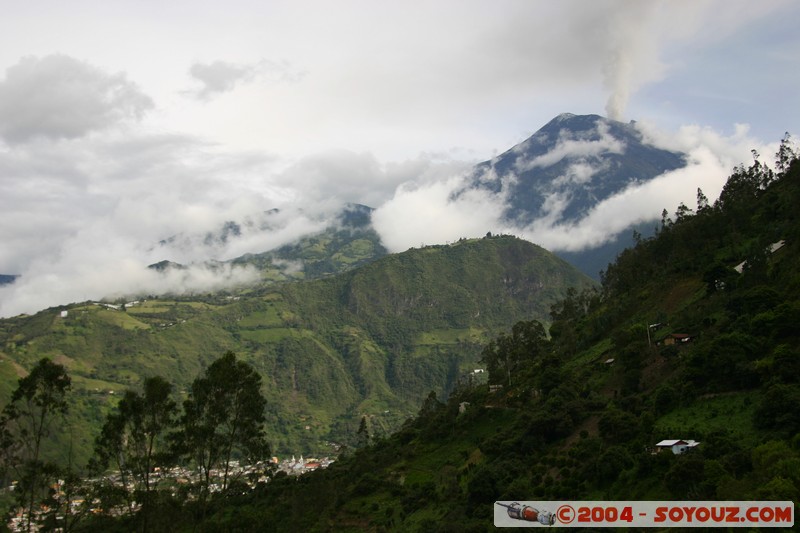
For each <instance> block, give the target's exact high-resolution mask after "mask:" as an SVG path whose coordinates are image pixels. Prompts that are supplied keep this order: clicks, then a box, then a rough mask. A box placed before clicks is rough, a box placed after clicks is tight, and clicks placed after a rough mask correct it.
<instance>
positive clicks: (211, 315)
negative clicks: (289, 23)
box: [0, 236, 592, 465]
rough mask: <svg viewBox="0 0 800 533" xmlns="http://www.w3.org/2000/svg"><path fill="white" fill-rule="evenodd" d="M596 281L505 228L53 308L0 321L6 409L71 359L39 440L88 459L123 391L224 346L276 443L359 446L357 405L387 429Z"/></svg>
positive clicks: (181, 383)
mask: <svg viewBox="0 0 800 533" xmlns="http://www.w3.org/2000/svg"><path fill="white" fill-rule="evenodd" d="M591 284H592V282H591V281H590V280H589V279H588V278H586V277H585V276H583V275H581V274H580V273H579V272H577V271H576V270H575V269H574V268H572V267H570V266H569V265H568V264H566V263H565V262H563V261H561V260H559V259H557V258H555V257H554V256H553V255H552V254H550V253H548V252H546V251H545V250H543V249H541V248H539V247H537V246H535V245H533V244H531V243H528V242H525V241H522V240H520V239H516V238H513V237H503V236H500V237H492V238H483V239H474V240H463V241H461V242H458V243H454V244H452V245H449V246H436V247H427V248H423V249H417V250H410V251H408V252H406V253H403V254H398V255H394V256H388V257H385V258H382V259H379V260H377V261H375V262H373V263H370V264H368V265H366V266H362V267H360V268H357V269H353V270H351V271H349V272H347V273H344V274H340V275H338V276H331V277H326V278H324V279H319V280H315V281H304V282H294V283H285V284H274V283H270V284H263V285H260V286H257V287H250V288H247V289H243V290H242V291H239V292H237V293H227V294H209V295H201V296H196V297H191V298H188V297H187V298H148V297H143V298H137V300H138V301H131V300H130V299H129V300H126V301H125V302H115V303H116V304H123V303H124V304H125V305H119V306H118V308H111V307H108V306H105V305H96V304H94V303H90V302H87V303H83V304H75V305H70V306H64V307H59V308H54V309H49V310H46V311H43V312H41V313H37V314H36V315H33V316H21V317H15V318H10V319H4V320H0V406H2V404H3V403H4V402H5V401H6V400H7V398H8V397H9V396H10V394H11V391H12V390H13V388H14V386H15V384H16V381H17V379H18V378H19V377H20V376H23V375H25V372H26V371H29V370H30V369H31V368H33V366H34V365H35V364H36V363H37V362H38V361H39V360H40V359H41V358H43V357H49V358H50V359H51V360H53V361H54V362H56V363H58V364H61V365H63V366H64V367H66V368H67V370H68V371H69V373H70V376H71V378H72V394H71V398H70V404H71V407H72V409H71V410H70V414H69V417H70V423H69V428H70V430H69V431H68V432H64V433H62V434H60V435H58V436H57V437H58V440H56V441H55V442H50V443H48V445H47V446H45V450H44V452H45V455H47V456H48V458H49V459H52V460H54V461H56V462H60V463H65V462H67V461H68V459H69V458H68V457H67V456H66V452H65V451H66V450H71V453H72V454H73V456H72V461H73V462H74V463H75V464H78V465H83V464H85V463H86V461H87V460H88V459H89V456H90V455H91V451H92V446H93V440H94V437H95V436H96V435H97V434H98V432H99V431H100V427H101V425H102V423H103V420H104V418H105V416H106V414H107V413H108V412H109V411H110V409H111V408H113V406H114V405H116V403H117V402H118V400H119V398H120V396H121V395H122V394H123V393H124V391H125V390H126V389H128V388H131V389H134V390H141V387H142V385H143V383H144V381H145V380H146V379H147V378H149V377H153V376H163V377H166V378H168V379H169V381H170V383H171V384H172V385H173V386H174V387H175V390H176V396H177V399H178V400H182V399H184V398H185V397H186V394H187V393H188V391H189V384H190V382H191V380H192V379H194V377H195V376H196V375H198V374H199V373H200V372H201V371H202V370H203V369H204V368H206V367H207V366H208V365H209V364H210V363H211V361H212V360H213V358H215V357H217V356H218V355H219V354H221V353H225V352H226V351H229V350H230V351H233V352H235V353H236V354H237V355H238V356H239V357H241V358H242V359H243V360H244V361H246V362H248V363H249V364H251V365H252V366H253V367H254V368H255V369H256V370H257V371H258V372H259V374H260V375H261V376H262V378H263V386H262V392H263V394H264V396H265V397H266V399H267V410H268V412H269V417H268V421H267V433H268V434H269V435H270V441H271V444H272V446H273V450H274V451H275V453H276V454H277V455H278V456H279V457H285V456H291V455H292V454H296V455H298V456H299V455H301V454H305V455H310V454H313V455H321V456H325V455H330V454H333V453H335V452H336V449H337V448H338V446H339V445H342V444H346V445H351V446H352V445H353V444H354V443H355V432H356V429H357V427H358V424H359V422H360V420H361V418H362V417H363V416H364V415H367V416H369V417H370V421H371V425H372V427H373V429H372V431H374V432H382V433H385V434H389V433H390V432H391V431H393V430H394V429H396V428H398V427H399V426H400V425H401V424H402V422H403V421H404V420H405V419H406V418H408V417H409V416H410V415H412V414H413V413H414V412H416V409H417V406H418V405H419V403H420V401H422V399H423V398H424V397H425V395H427V393H428V392H429V391H430V390H435V391H436V392H437V393H438V394H439V395H440V396H443V395H446V394H447V393H448V392H449V390H451V389H452V388H453V387H454V386H455V384H456V383H457V381H458V378H459V376H460V375H461V374H462V373H463V372H466V371H467V370H471V369H473V368H475V366H476V365H477V361H478V359H479V358H480V351H481V347H482V345H483V344H484V343H485V342H486V341H488V340H489V339H490V338H492V336H494V335H496V334H497V333H498V332H499V331H501V330H502V328H504V327H506V325H507V324H512V323H514V322H516V321H517V320H520V319H522V318H526V317H538V318H541V319H543V320H546V318H547V313H548V308H549V306H550V305H551V304H552V303H553V302H555V301H557V300H558V299H559V298H561V297H563V296H564V295H565V294H566V290H567V288H568V287H573V286H584V287H586V286H590V285H591ZM62 313H64V316H62ZM329 443H335V445H332V444H329Z"/></svg>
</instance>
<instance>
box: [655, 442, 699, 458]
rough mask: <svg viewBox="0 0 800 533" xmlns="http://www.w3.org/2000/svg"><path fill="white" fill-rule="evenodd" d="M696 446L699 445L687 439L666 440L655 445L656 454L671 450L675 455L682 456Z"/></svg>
mask: <svg viewBox="0 0 800 533" xmlns="http://www.w3.org/2000/svg"><path fill="white" fill-rule="evenodd" d="M698 444H700V443H699V442H697V441H694V440H689V439H687V440H683V439H666V440H662V441H661V442H659V443H657V444H656V453H660V452H661V451H662V450H672V453H674V454H675V455H683V454H684V453H686V452H688V451H689V450H692V449H694V448H695V447H696V446H697V445H698Z"/></svg>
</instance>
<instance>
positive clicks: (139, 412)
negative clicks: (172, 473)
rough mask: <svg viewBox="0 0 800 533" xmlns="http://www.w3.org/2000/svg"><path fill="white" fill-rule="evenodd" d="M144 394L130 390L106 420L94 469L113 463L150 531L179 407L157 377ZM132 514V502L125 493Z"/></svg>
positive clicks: (168, 387) (167, 385)
mask: <svg viewBox="0 0 800 533" xmlns="http://www.w3.org/2000/svg"><path fill="white" fill-rule="evenodd" d="M143 389H144V394H139V393H138V392H135V391H132V390H128V391H125V395H124V396H123V398H122V399H121V400H120V402H119V404H118V405H117V410H116V412H114V413H110V414H109V415H108V417H107V418H106V422H105V424H104V425H103V428H102V430H101V433H100V436H99V437H98V438H97V440H96V442H95V456H94V458H93V461H92V463H93V467H94V469H95V470H104V469H105V468H108V466H109V464H110V463H113V464H114V466H115V468H116V470H117V471H118V472H119V475H120V479H121V481H122V484H123V486H124V487H126V488H127V486H128V485H129V483H130V484H132V485H133V488H134V494H133V496H134V499H135V500H136V501H139V502H141V504H142V511H141V528H142V531H146V530H147V518H148V514H149V510H150V504H151V498H152V491H153V488H154V487H153V483H152V479H151V474H152V472H153V470H154V468H155V467H157V466H164V465H166V464H168V461H169V459H170V457H169V455H170V454H169V452H168V446H167V432H168V430H169V429H171V428H172V427H173V425H174V423H175V420H176V417H177V412H176V409H177V404H176V403H175V401H174V400H173V399H172V385H171V384H170V383H168V382H167V381H166V380H165V379H164V378H162V377H159V376H156V377H151V378H147V379H146V380H145V382H144V387H143ZM125 496H126V497H127V499H128V506H129V510H130V511H131V512H133V501H134V500H133V499H131V498H130V493H128V491H127V490H126V491H125Z"/></svg>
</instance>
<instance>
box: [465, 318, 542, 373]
mask: <svg viewBox="0 0 800 533" xmlns="http://www.w3.org/2000/svg"><path fill="white" fill-rule="evenodd" d="M547 348H548V340H547V332H546V331H545V329H544V326H543V325H542V324H541V323H540V322H539V321H538V320H531V321H527V322H526V321H521V322H517V323H516V324H514V326H513V327H512V328H511V335H510V336H507V335H505V334H501V335H500V336H499V337H498V338H497V339H495V340H493V341H491V342H490V343H489V344H488V345H487V346H486V347H485V348H484V349H483V352H482V354H481V362H482V363H484V364H486V368H487V370H488V371H489V381H490V382H491V383H500V382H501V381H503V380H505V381H506V385H508V386H511V382H512V380H511V377H512V374H514V373H516V372H520V371H521V372H523V373H525V369H522V368H520V366H521V365H522V364H524V363H533V362H534V360H536V359H537V358H540V357H541V356H542V355H543V354H544V353H545V352H546V350H547Z"/></svg>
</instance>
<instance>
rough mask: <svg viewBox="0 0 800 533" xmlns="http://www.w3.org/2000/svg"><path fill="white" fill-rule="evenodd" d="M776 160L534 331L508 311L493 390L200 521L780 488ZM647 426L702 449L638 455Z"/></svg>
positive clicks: (443, 519) (368, 519)
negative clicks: (507, 326) (512, 323)
mask: <svg viewBox="0 0 800 533" xmlns="http://www.w3.org/2000/svg"><path fill="white" fill-rule="evenodd" d="M779 155H782V156H783V157H780V158H779V160H778V164H777V165H776V166H777V170H776V171H772V170H770V169H769V168H767V167H766V166H764V165H763V164H762V163H759V162H756V163H755V164H754V165H753V166H751V167H749V168H744V167H740V168H739V169H737V170H736V171H735V173H734V174H733V175H732V176H731V177H730V179H729V181H728V183H727V185H726V186H725V188H724V190H723V192H722V194H721V196H720V198H719V200H718V201H717V202H715V203H714V204H713V205H709V203H708V202H707V201H704V199H703V198H702V197H701V198H699V202H698V206H697V209H696V210H692V209H689V208H688V207H686V206H683V205H682V206H679V208H678V210H677V212H676V214H675V216H674V218H673V217H670V216H666V215H665V217H664V220H663V221H662V224H661V227H660V229H659V231H658V233H657V235H655V236H654V237H652V238H649V239H642V240H640V241H639V242H638V244H637V245H636V246H635V247H633V248H631V249H629V250H626V251H625V252H624V253H623V254H621V256H620V257H619V259H618V260H617V262H616V263H615V264H613V265H610V266H609V268H608V269H607V271H606V272H605V273H604V276H603V286H602V290H600V291H593V290H588V291H571V292H570V294H569V295H568V296H567V298H565V299H563V300H561V301H560V302H558V303H557V304H556V305H554V306H553V307H552V310H551V311H552V313H551V316H552V319H553V323H552V325H551V327H550V328H549V332H550V336H549V337H548V336H547V335H546V334H545V329H544V327H543V326H542V325H541V324H539V323H538V322H536V321H530V320H526V321H523V322H519V323H517V324H516V325H515V326H514V327H513V328H512V329H511V330H510V331H505V332H504V333H502V334H501V335H499V336H498V337H496V338H495V339H494V340H492V341H491V342H489V343H488V344H487V345H486V347H485V348H484V350H483V351H482V358H483V361H484V363H485V364H486V365H487V368H489V371H490V375H489V383H490V384H492V385H496V386H500V385H502V388H501V389H500V390H495V391H493V392H490V390H489V388H488V387H487V386H486V385H485V384H482V385H472V386H471V385H470V384H469V383H468V382H466V383H464V384H462V386H461V387H459V388H458V389H457V390H456V391H454V393H453V394H452V395H451V396H450V398H449V400H448V401H447V402H446V403H443V402H441V401H439V400H438V399H437V396H436V395H435V394H430V395H429V396H428V398H427V399H426V400H425V402H423V403H422V407H421V408H420V410H419V412H418V415H417V417H416V418H415V419H414V420H411V421H409V422H407V423H406V424H404V425H403V427H402V428H401V429H400V431H398V432H397V433H395V434H394V435H392V436H391V437H389V438H377V439H375V441H374V442H373V443H372V444H370V445H368V446H365V447H363V448H362V449H360V450H358V452H357V453H355V454H354V456H352V457H350V458H347V459H345V460H342V461H339V462H337V463H336V464H334V465H332V466H331V467H329V468H328V469H326V470H324V471H318V472H314V473H312V474H309V475H306V476H303V477H302V478H301V479H300V480H295V479H294V478H291V477H285V476H283V477H281V476H279V477H276V478H275V479H274V480H273V481H272V482H270V483H268V484H265V485H263V486H262V487H261V488H260V489H258V490H256V491H255V492H251V493H248V494H246V495H243V496H230V497H228V498H220V499H218V500H216V506H217V507H216V509H215V512H213V513H212V515H211V516H210V517H207V518H206V519H205V520H204V521H203V523H202V529H204V530H209V531H210V530H220V529H226V528H227V529H230V528H232V529H238V530H248V529H252V528H254V527H255V525H256V524H258V528H259V530H260V531H325V530H337V531H363V530H367V531H385V530H388V531H487V530H490V529H493V526H492V516H493V507H494V505H493V502H494V501H496V500H518V501H523V500H603V499H605V500H659V499H675V500H792V501H794V502H797V501H798V500H800V441H799V439H800V437H798V435H800V414H799V413H800V411H798V409H797V406H798V405H800V377H799V376H800V334H798V330H797V327H796V324H797V323H798V319H800V276H798V270H797V265H798V264H800V240H798V237H800V219H799V218H798V216H799V215H800V212H798V210H797V208H796V206H797V205H798V201H800V161H798V160H797V158H796V155H795V154H794V153H793V152H792V151H791V147H790V146H789V145H788V143H787V142H785V143H784V144H783V146H782V149H781V152H780V154H779ZM790 161H791V166H790ZM496 388H497V387H494V389H496ZM464 402H468V403H467V404H465V403H464ZM464 407H465V408H464ZM663 439H691V440H695V441H699V442H700V444H699V445H698V446H697V447H696V448H694V449H693V450H692V451H691V452H690V453H686V454H684V455H674V454H672V453H670V452H669V451H667V452H662V453H656V452H657V450H656V449H655V444H656V443H658V442H659V441H661V440H663ZM312 509H313V512H309V510H312ZM795 510H796V509H795ZM183 520H185V522H183V523H184V524H185V527H184V530H187V531H188V530H191V529H192V528H193V527H195V526H200V524H199V523H196V522H193V520H194V519H193V518H192V515H191V512H190V511H187V512H186V514H185V515H184V517H183ZM177 523H178V522H176V521H175V520H174V517H173V520H172V521H171V522H170V525H171V526H172V528H173V530H175V529H180V528H176V524H177Z"/></svg>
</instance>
